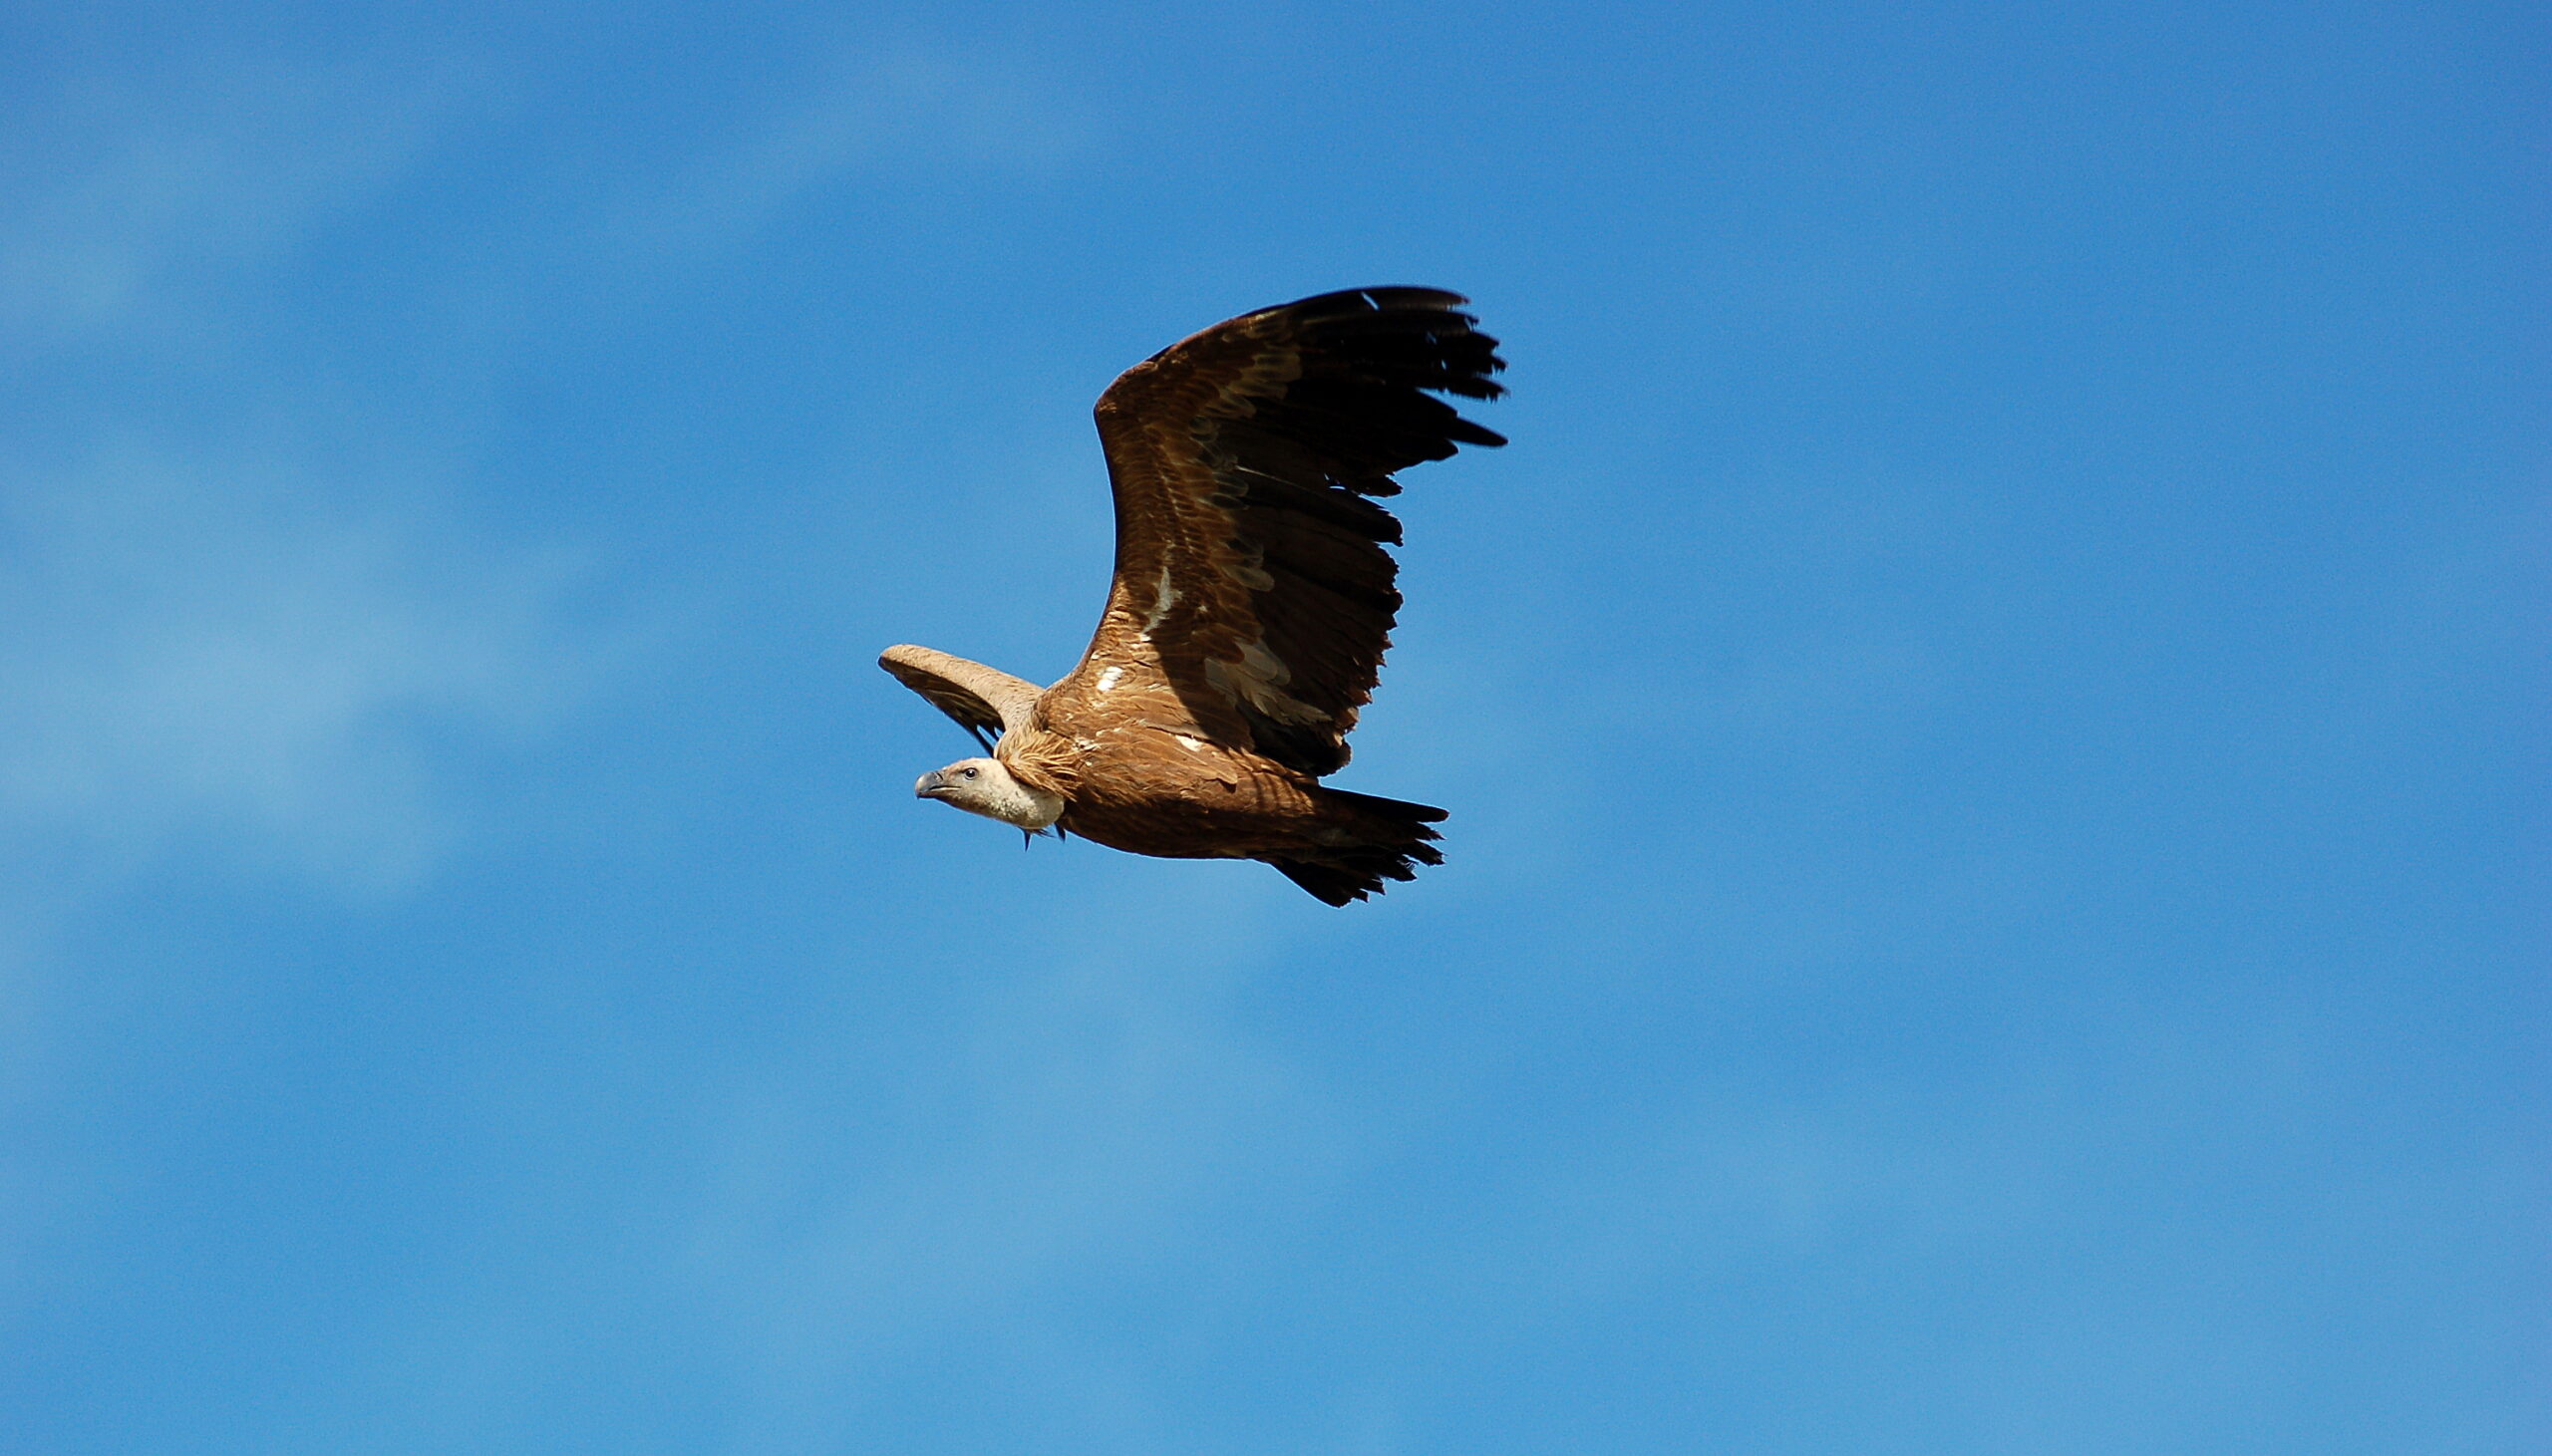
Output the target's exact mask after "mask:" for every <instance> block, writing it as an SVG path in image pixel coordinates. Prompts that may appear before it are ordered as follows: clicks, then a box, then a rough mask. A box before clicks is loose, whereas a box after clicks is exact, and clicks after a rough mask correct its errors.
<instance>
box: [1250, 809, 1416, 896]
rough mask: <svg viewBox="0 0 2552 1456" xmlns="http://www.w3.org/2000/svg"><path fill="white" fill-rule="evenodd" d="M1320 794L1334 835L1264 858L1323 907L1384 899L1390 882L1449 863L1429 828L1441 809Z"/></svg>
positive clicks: (1405, 878)
mask: <svg viewBox="0 0 2552 1456" xmlns="http://www.w3.org/2000/svg"><path fill="white" fill-rule="evenodd" d="M1319 793H1320V798H1321V807H1322V808H1323V810H1324V811H1325V812H1324V815H1323V817H1324V818H1325V819H1327V820H1329V824H1328V825H1327V826H1326V827H1327V828H1328V829H1329V830H1330V831H1331V832H1330V833H1328V834H1325V835H1323V836H1322V839H1323V842H1321V843H1318V844H1310V845H1305V846H1304V847H1302V848H1301V849H1291V850H1287V851H1285V852H1283V853H1282V854H1268V855H1263V856H1261V858H1263V859H1265V860H1266V861H1267V863H1269V864H1272V865H1274V866H1275V867H1276V869H1277V872H1278V873H1280V874H1282V875H1283V876H1284V877H1285V878H1287V879H1289V880H1291V881H1293V882H1294V883H1295V884H1297V885H1300V886H1302V887H1303V888H1304V889H1305V890H1308V891H1310V892H1311V895H1312V898H1313V899H1316V900H1318V901H1320V902H1321V903H1322V904H1324V905H1344V904H1346V903H1348V902H1349V901H1351V900H1362V899H1364V898H1365V897H1366V896H1368V895H1379V894H1381V893H1382V892H1383V882H1384V881H1385V880H1407V879H1413V878H1415V877H1416V876H1417V874H1418V866H1420V865H1423V864H1442V863H1443V862H1444V856H1443V855H1442V854H1441V853H1440V852H1438V851H1437V849H1436V848H1435V830H1434V829H1432V828H1429V827H1428V826H1429V825H1431V824H1436V823H1440V822H1442V820H1443V818H1444V811H1443V810H1442V809H1438V808H1435V807H1432V806H1430V805H1427V804H1412V803H1403V802H1402V801H1400V800H1399V799H1385V798H1376V797H1374V796H1373V795H1372V794H1366V793H1349V792H1348V791H1347V790H1345V789H1340V788H1323V789H1321V790H1319Z"/></svg>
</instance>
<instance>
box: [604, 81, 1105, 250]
mask: <svg viewBox="0 0 2552 1456" xmlns="http://www.w3.org/2000/svg"><path fill="white" fill-rule="evenodd" d="M1099 132H1100V122H1099V119H1098V113H1097V111H1096V109H1095V108H1094V107H1093V106H1092V105H1091V103H1090V102H1089V100H1088V99H1087V98H1085V97H1083V96H1082V95H1080V94H1079V93H1078V92H1077V91H1076V89H1075V88H1074V87H1072V86H1071V85H1069V84H1068V83H1067V82H1066V81H1065V80H1063V79H1062V78H1060V77H1059V76H1057V75H1056V74H1054V72H1053V70H1052V69H1051V68H1050V67H1047V66H1044V65H1041V64H1039V63H1036V62H1034V61H1031V60H1029V59H1027V58H1024V57H1020V56H1005V55H1003V54H1002V53H1000V52H998V51H986V50H983V49H981V48H960V47H956V46H950V45H924V44H915V43H910V42H906V43H898V44H892V45H885V46H854V47H850V48H847V49H846V50H845V51H844V52H843V54H842V55H841V56H840V57H839V58H838V59H835V60H833V61H832V62H831V63H830V64H828V65H826V66H824V67H822V68H820V69H819V71H818V72H817V75H816V78H815V79H814V80H813V81H811V82H810V83H809V84H807V85H805V86H804V87H803V88H801V89H800V90H798V91H797V92H795V93H785V94H783V95H782V96H781V97H780V98H778V99H776V100H774V101H773V102H771V103H770V104H769V105H768V106H767V107H766V109H765V110H764V111H763V112H762V113H761V114H760V115H759V116H757V117H755V118H754V119H753V121H752V123H751V124H750V125H749V126H747V127H746V128H744V129H742V130H741V131H740V132H738V133H735V134H731V135H730V137H729V138H728V139H727V140H725V141H724V142H713V143H712V144H710V145H708V146H705V147H704V148H703V149H702V150H701V151H700V152H699V153H698V154H697V156H696V157H695V159H694V160H693V161H692V163H691V164H690V165H689V166H687V167H683V168H680V169H678V170H676V171H675V172H674V174H673V175H672V176H671V177H670V178H669V179H666V180H664V181H661V182H656V183H652V184H650V185H648V186H647V187H645V188H643V189H639V190H637V191H636V192H635V193H634V194H633V195H630V196H627V197H625V198H624V199H622V201H621V202H620V204H619V205H618V206H615V207H606V208H605V212H604V216H603V219H602V225H601V228H600V232H599V234H598V236H597V238H596V240H595V246H596V247H597V248H605V247H607V248H610V249H613V250H614V251H616V252H618V253H620V254H622V255H627V254H629V253H630V252H632V250H636V251H638V252H641V253H643V254H644V255H646V256H649V257H653V258H663V257H665V256H667V255H672V256H681V255H685V254H691V253H697V252H701V251H715V250H717V249H719V248H723V247H727V246H732V245H733V244H734V243H735V242H736V241H737V240H738V239H741V238H746V237H750V236H752V235H754V234H756V233H758V232H760V231H762V230H763V229H764V228H767V227H769V226H771V225H773V224H774V223H775V222H777V221H778V220H780V219H781V218H783V217H785V216H786V215H787V214H788V213H789V212H790V211H791V210H792V209H794V208H797V207H799V206H803V205H806V204H808V203H810V202H812V201H815V200H816V199H819V198H821V197H823V196H824V195H825V194H826V193H827V192H829V191H832V190H835V189H838V188H842V187H846V186H850V185H855V184H857V183H859V182H862V181H875V180H877V179H879V178H882V177H894V176H901V177H911V176H915V175H927V174H931V173H935V172H954V173H959V174H962V175H965V176H967V177H969V178H980V177H983V176H986V175H991V176H996V177H1009V178H1015V179H1019V180H1041V179H1046V178H1051V177H1054V176H1057V175H1059V174H1061V173H1062V172H1063V171H1064V170H1065V169H1067V168H1069V167H1070V166H1071V165H1073V164H1074V163H1075V162H1076V161H1077V160H1078V159H1080V158H1081V157H1083V156H1084V155H1086V154H1087V153H1088V152H1089V150H1090V149H1091V147H1092V146H1093V144H1094V143H1095V141H1096V140H1097V137H1098V135H1099Z"/></svg>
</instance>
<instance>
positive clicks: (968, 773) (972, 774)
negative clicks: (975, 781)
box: [966, 768, 980, 778]
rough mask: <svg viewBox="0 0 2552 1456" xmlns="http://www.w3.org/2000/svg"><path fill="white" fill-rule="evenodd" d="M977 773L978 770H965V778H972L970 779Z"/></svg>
mask: <svg viewBox="0 0 2552 1456" xmlns="http://www.w3.org/2000/svg"><path fill="white" fill-rule="evenodd" d="M979 771H980V770H978V769H973V768H969V769H967V770H966V776H967V777H968V778H972V777H974V776H975V774H976V773H977V772H979Z"/></svg>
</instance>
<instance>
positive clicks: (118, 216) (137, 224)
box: [0, 56, 461, 346]
mask: <svg viewBox="0 0 2552 1456" xmlns="http://www.w3.org/2000/svg"><path fill="white" fill-rule="evenodd" d="M454 75H455V73H454V72H453V71H451V70H450V69H449V68H444V67H440V66H435V65H428V64H420V63H418V62H417V61H415V60H414V59H413V58H412V59H411V60H410V62H409V63H408V64H405V65H403V66H401V67H398V68H381V67H365V66H354V65H342V64H340V65H322V64H317V63H314V62H310V61H306V60H305V61H299V62H294V63H289V64H287V63H285V62H283V61H280V60H274V59H258V58H246V57H238V56H231V57H225V58H221V60H220V62H219V64H215V63H214V62H213V61H212V60H211V59H209V58H207V59H205V60H203V61H201V62H200V63H199V64H194V65H190V66H181V67H178V68H174V69H171V70H166V71H160V70H155V71H153V72H151V73H150V74H149V77H148V79H147V81H145V80H140V79H137V78H135V77H132V76H116V77H75V78H63V79H62V85H61V86H60V88H59V94H58V95H57V97H56V98H55V104H54V105H52V106H50V107H46V108H41V109H39V111H38V114H37V115H36V116H35V118H33V119H32V120H31V121H29V122H28V123H27V124H26V132H25V133H23V134H22V135H21V137H20V144H21V149H20V152H19V155H20V157H21V160H20V162H19V163H18V164H17V165H14V166H11V167H9V168H8V170H7V172H6V173H0V175H6V176H7V177H8V179H9V180H10V181H11V183H12V185H10V186H8V187H6V188H5V189H0V327H6V328H8V329H10V330H12V331H14V332H16V333H17V335H18V338H17V340H16V342H17V343H18V344H20V345H21V346H23V345H26V344H32V343H39V342H44V341H48V340H52V341H59V340H60V339H62V338H63V337H64V336H72V337H79V336H84V335H94V334H97V333H100V332H106V331H117V332H138V333H144V334H161V335H165V334H169V333H175V332H182V331H181V330H179V329H178V328H176V325H177V324H178V323H180V322H181V318H180V317H175V316H172V315H181V313H182V311H178V310H175V309H174V308H173V306H174V305H175V304H176V303H177V302H178V301H179V297H180V296H182V293H183V290H182V288H180V287H178V285H182V284H185V283H188V282H193V281H198V280H199V279H200V278H201V277H202V275H204V274H205V273H206V272H207V271H217V270H220V269H224V268H232V267H239V266H243V265H249V264H254V263H260V262H270V261H272V260H274V259H275V258H277V257H278V256H279V255H283V254H286V253H288V252H289V251H290V250H291V249H292V248H293V247H294V245H295V244H296V243H298V242H299V241H300V240H301V239H302V238H303V237H304V236H305V235H306V233H307V232H308V230H309V229H310V228H312V227H313V226H315V225H317V224H318V223H319V222H320V221H322V220H323V219H324V218H326V217H327V216H328V215H330V213H331V212H332V211H333V210H335V209H337V208H340V207H343V206H346V205H348V204H350V203H351V202H353V201H354V200H356V199H358V198H360V197H361V196H362V195H364V194H365V193H366V191H367V190H368V189H370V188H372V187H375V186H378V185H380V184H382V183H384V182H385V181H387V180H388V179H390V178H392V177H394V176H396V175H397V174H398V173H399V171H400V170H401V169H402V168H403V167H404V166H406V165H407V164H409V163H410V162H411V161H413V160H414V158H415V157H416V156H417V155H418V154H419V153H420V152H421V150H422V149H423V148H424V147H425V146H426V145H427V144H428V143H429V142H430V141H431V139H432V137H433V135H434V129H435V125H436V123H437V121H438V120H439V119H440V118H442V117H444V116H445V115H446V114H448V113H449V112H450V110H451V109H452V106H453V104H454V102H455V101H456V100H457V99H458V97H459V96H460V94H461V93H460V92H459V90H457V89H456V87H455V85H454V81H453V78H454ZM38 161H40V162H41V163H42V170H41V171H36V170H34V169H33V168H34V165H35V163H36V162H38ZM182 321H183V322H186V323H189V324H191V322H192V321H191V320H190V319H184V320H182Z"/></svg>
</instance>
